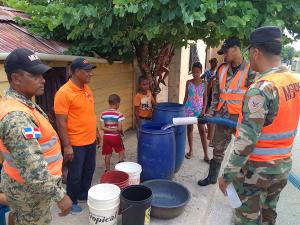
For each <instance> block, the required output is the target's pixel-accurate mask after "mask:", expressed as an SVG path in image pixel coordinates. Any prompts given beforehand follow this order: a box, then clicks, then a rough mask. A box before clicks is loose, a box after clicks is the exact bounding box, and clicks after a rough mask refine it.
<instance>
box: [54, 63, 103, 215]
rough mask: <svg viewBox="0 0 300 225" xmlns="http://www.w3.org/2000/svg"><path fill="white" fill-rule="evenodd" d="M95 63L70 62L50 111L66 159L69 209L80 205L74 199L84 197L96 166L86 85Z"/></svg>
mask: <svg viewBox="0 0 300 225" xmlns="http://www.w3.org/2000/svg"><path fill="white" fill-rule="evenodd" d="M95 67H96V66H95V65H91V64H89V62H88V61H87V60H85V59H84V58H77V59H75V60H74V61H73V62H72V64H71V73H72V76H71V78H70V80H69V81H68V82H67V83H66V84H65V85H63V86H62V87H61V88H60V89H59V90H58V91H57V93H56V95H55V99H54V111H55V115H56V122H57V127H58V131H59V135H60V139H61V141H62V146H63V149H64V160H65V162H68V177H67V193H68V195H69V196H70V197H71V199H72V201H73V205H72V209H71V213H72V214H79V213H80V212H81V211H82V209H81V208H80V206H79V205H78V200H86V199H87V194H88V190H89V188H90V186H91V182H92V178H93V174H94V170H95V166H96V139H97V140H99V139H98V137H99V133H98V132H97V128H96V124H97V121H96V114H95V110H94V97H93V93H92V90H91V89H90V87H89V86H88V85H87V83H89V82H90V80H91V71H92V69H94V68H95ZM96 136H97V137H96Z"/></svg>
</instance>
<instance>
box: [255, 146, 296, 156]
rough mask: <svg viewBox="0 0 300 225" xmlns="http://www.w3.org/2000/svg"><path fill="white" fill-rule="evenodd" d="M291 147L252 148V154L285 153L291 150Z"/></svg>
mask: <svg viewBox="0 0 300 225" xmlns="http://www.w3.org/2000/svg"><path fill="white" fill-rule="evenodd" d="M292 148H293V147H288V148H254V150H253V152H252V154H253V155H269V156H270V155H285V154H288V153H290V152H291V151H292Z"/></svg>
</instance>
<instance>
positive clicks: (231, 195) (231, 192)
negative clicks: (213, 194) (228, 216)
mask: <svg viewBox="0 0 300 225" xmlns="http://www.w3.org/2000/svg"><path fill="white" fill-rule="evenodd" d="M226 192H227V197H228V200H229V203H230V205H231V207H232V208H235V209H236V208H239V207H241V205H242V202H241V200H240V198H239V196H238V194H237V193H236V190H235V188H234V186H233V184H232V183H230V184H229V185H228V186H227V188H226Z"/></svg>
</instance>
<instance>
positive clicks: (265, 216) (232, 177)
mask: <svg viewBox="0 0 300 225" xmlns="http://www.w3.org/2000/svg"><path fill="white" fill-rule="evenodd" d="M276 71H278V72H283V71H286V68H284V67H279V68H276V69H272V70H269V71H267V72H266V73H264V74H261V75H260V76H259V77H258V78H257V79H260V78H262V77H264V76H266V75H267V74H271V73H274V72H276ZM258 96H259V97H258ZM253 99H255V101H256V102H255V104H254V105H256V109H255V110H253V109H251V107H253V106H251V104H249V102H250V103H251V102H252V101H253ZM278 101H279V96H278V92H277V88H276V87H275V86H274V85H273V84H272V83H271V82H268V81H260V82H258V83H256V84H253V85H252V86H251V87H250V88H249V90H248V91H247V93H246V95H245V98H244V104H243V110H242V111H243V121H242V122H241V125H240V126H239V128H238V137H237V139H236V140H235V143H234V151H233V154H232V155H231V157H230V160H229V163H228V165H227V166H226V168H225V170H224V175H223V176H224V180H225V181H226V182H227V183H231V182H233V184H234V186H235V188H236V189H237V192H238V194H239V196H240V199H241V201H242V203H243V204H242V206H241V207H240V208H238V209H237V210H236V213H235V224H236V225H240V224H243V225H257V224H263V225H274V224H275V220H276V215H277V214H276V204H277V201H278V199H279V194H280V192H281V190H282V189H283V188H284V186H285V185H286V183H287V178H288V173H289V171H290V169H291V166H292V161H291V158H287V159H280V160H274V161H269V162H256V161H248V156H249V154H250V153H251V152H252V151H253V149H254V147H255V145H256V143H257V140H258V138H259V136H260V133H261V130H262V128H263V127H264V126H267V125H270V124H271V123H272V121H273V119H274V118H275V116H276V115H277V112H278Z"/></svg>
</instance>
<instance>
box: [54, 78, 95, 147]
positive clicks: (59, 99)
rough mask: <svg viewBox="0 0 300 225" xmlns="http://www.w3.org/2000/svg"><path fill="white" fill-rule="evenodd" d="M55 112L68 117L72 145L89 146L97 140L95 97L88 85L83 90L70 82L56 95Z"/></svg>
mask: <svg viewBox="0 0 300 225" xmlns="http://www.w3.org/2000/svg"><path fill="white" fill-rule="evenodd" d="M54 112H55V114H61V115H67V116H68V117H67V128H68V136H69V139H70V142H71V145H73V146H82V145H88V144H92V143H93V142H94V141H95V140H96V124H97V121H96V113H95V109H94V97H93V93H92V90H91V89H90V87H89V86H88V85H84V88H83V89H81V88H79V87H77V86H76V85H75V84H74V83H73V82H72V81H71V80H69V81H68V82H67V83H66V84H64V85H63V86H62V87H61V88H60V89H59V90H58V91H57V93H56V95H55V98H54Z"/></svg>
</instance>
